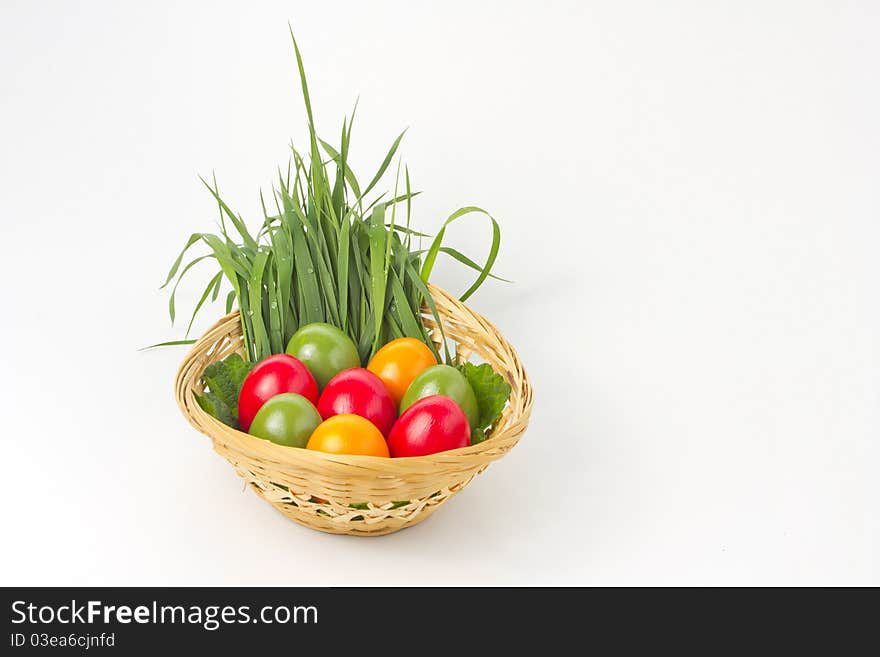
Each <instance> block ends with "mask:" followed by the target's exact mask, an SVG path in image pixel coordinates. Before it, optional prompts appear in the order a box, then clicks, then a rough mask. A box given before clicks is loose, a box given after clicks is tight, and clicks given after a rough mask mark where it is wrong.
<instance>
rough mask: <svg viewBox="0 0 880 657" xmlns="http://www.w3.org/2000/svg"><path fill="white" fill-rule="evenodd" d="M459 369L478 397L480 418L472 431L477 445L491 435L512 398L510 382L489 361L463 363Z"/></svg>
mask: <svg viewBox="0 0 880 657" xmlns="http://www.w3.org/2000/svg"><path fill="white" fill-rule="evenodd" d="M458 369H459V370H460V371H461V373H462V374H464V376H465V378H466V379H467V380H468V383H470V384H471V388H473V390H474V395H475V396H476V398H477V409H478V411H479V419H478V421H477V426H476V428H475V429H474V431H473V432H472V433H471V443H472V444H474V445H475V444H477V443H480V442H483V441H484V440H486V438H488V437H489V431H490V430H491V428H492V427H493V425H494V424H495V422H497V421H498V418H499V417H500V416H501V411H503V410H504V406H505V405H506V404H507V400H508V399H509V398H510V384H509V383H507V381H505V380H504V377H503V376H501V375H500V374H498V373H497V372H496V371H495V370H493V369H492V366H491V365H489V364H488V363H483V364H481V365H474V364H473V363H462V364H461V365H459V368H458Z"/></svg>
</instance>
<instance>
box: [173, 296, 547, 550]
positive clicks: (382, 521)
mask: <svg viewBox="0 0 880 657" xmlns="http://www.w3.org/2000/svg"><path fill="white" fill-rule="evenodd" d="M429 289H430V291H431V295H432V297H433V298H434V302H435V304H436V306H437V310H438V313H439V315H440V317H441V318H442V320H443V330H444V332H445V333H446V339H447V342H448V343H455V345H456V348H455V351H453V353H455V354H456V355H457V358H458V359H459V360H466V359H467V357H468V356H469V355H470V354H475V355H477V356H479V357H480V358H481V359H482V360H483V361H485V362H487V363H489V364H490V365H491V366H492V367H493V368H494V369H495V371H496V372H498V373H500V374H501V375H502V376H504V377H505V378H506V379H507V381H508V382H509V383H510V385H511V388H512V391H511V394H510V401H509V403H508V405H507V407H506V408H505V409H504V412H503V413H502V415H501V419H500V420H499V421H498V422H497V423H496V425H495V427H494V429H493V431H492V433H491V435H490V436H489V438H488V439H487V440H485V441H483V442H482V443H479V444H477V445H472V446H470V447H463V448H461V449H455V450H450V451H447V452H440V453H438V454H431V455H429V456H418V457H410V458H381V457H377V456H348V455H337V454H325V453H323V452H317V451H314V450H307V449H299V448H296V447H285V446H282V445H277V444H275V443H272V442H269V441H267V440H262V439H260V438H255V437H254V436H251V435H248V434H246V433H243V432H241V431H237V430H235V429H233V428H231V427H228V426H226V425H225V424H223V423H222V422H219V421H218V420H216V419H214V418H213V417H211V416H210V415H208V414H207V413H206V412H205V411H204V410H202V408H201V406H199V405H198V403H197V402H196V399H195V396H194V393H201V392H203V389H204V388H203V384H202V381H201V377H202V373H203V372H204V370H205V367H207V366H208V365H209V364H210V363H212V362H214V361H217V360H221V359H222V358H224V357H226V356H227V355H229V354H230V353H232V352H234V351H238V352H239V353H241V354H242V355H243V354H244V343H243V341H242V335H241V323H240V321H239V316H238V313H237V312H234V313H232V314H230V315H227V316H226V317H224V318H223V319H221V320H220V321H218V322H217V323H216V324H215V325H214V326H213V327H211V328H210V329H209V330H208V331H207V333H205V334H204V335H203V336H202V337H201V338H200V339H199V340H198V342H196V344H195V345H194V346H193V348H192V350H191V351H190V353H189V354H188V355H187V357H186V359H185V360H184V361H183V363H182V364H181V366H180V370H179V371H178V372H177V378H176V380H175V385H174V394H175V397H176V398H177V403H178V405H179V406H180V409H181V411H183V414H184V415H185V416H186V419H187V420H189V422H190V424H192V425H193V426H194V427H195V428H196V429H198V430H199V431H201V432H202V433H204V434H205V435H207V436H208V437H209V438H211V440H212V442H213V443H214V449H215V450H216V451H217V452H218V453H219V454H220V455H222V456H223V457H224V458H225V459H226V460H227V461H229V462H230V463H231V464H232V466H233V467H234V468H235V470H236V472H238V474H239V476H241V478H242V479H244V480H245V481H246V482H247V483H248V484H249V485H250V486H251V488H253V489H254V491H255V492H256V493H257V495H259V496H260V497H262V498H263V499H264V500H266V501H267V502H269V503H270V504H271V505H272V506H274V507H275V508H276V509H278V510H279V511H280V512H281V513H283V514H284V515H286V516H287V517H288V518H290V519H291V520H294V521H296V522H298V523H300V524H301V525H305V526H306V527H311V528H312V529H317V530H319V531H323V532H329V533H332V534H351V535H355V536H378V535H381V534H390V533H391V532H395V531H397V530H399V529H403V528H405V527H410V526H412V525H415V524H416V523H419V522H421V521H422V520H424V519H425V518H427V517H428V516H430V515H431V514H432V513H433V512H434V511H436V510H437V509H438V508H439V507H440V505H442V504H443V503H445V502H446V501H447V500H448V499H449V498H450V497H452V496H453V495H455V494H456V493H458V492H459V491H460V490H461V489H463V488H464V487H465V486H467V485H468V483H470V481H471V479H473V478H474V476H475V475H477V474H479V473H481V472H482V471H483V470H485V469H486V467H487V466H488V465H489V463H491V462H492V461H495V460H497V459H500V458H501V457H502V456H504V455H505V454H506V453H507V452H508V451H510V450H511V449H512V448H513V446H514V445H516V443H517V442H518V441H519V439H520V436H522V434H523V432H524V431H525V430H526V426H527V425H528V421H529V413H530V411H531V408H532V388H531V385H530V384H529V379H528V377H527V376H526V372H525V370H524V369H523V366H522V363H520V361H519V358H518V357H517V355H516V351H515V350H514V349H513V347H512V346H511V345H510V343H509V342H507V340H505V338H504V336H503V335H501V333H500V332H499V331H498V329H497V328H495V326H493V325H492V324H491V323H490V322H489V321H488V320H486V319H485V318H484V317H482V316H481V315H479V314H478V313H476V312H474V311H473V310H471V309H470V308H468V307H467V306H465V305H464V304H463V303H461V302H460V301H458V300H457V299H456V298H454V297H452V296H451V295H450V294H449V293H447V292H445V291H444V290H442V289H440V288H438V287H436V286H433V285H431V286H429ZM422 321H423V322H424V324H425V326H426V327H428V329H429V331H430V333H431V336H432V339H434V340H435V341H436V342H437V343H438V344H439V341H440V332H439V331H438V330H437V325H436V323H435V322H434V321H433V319H432V318H431V317H430V315H428V314H424V315H423V318H422Z"/></svg>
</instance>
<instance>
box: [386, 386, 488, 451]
mask: <svg viewBox="0 0 880 657" xmlns="http://www.w3.org/2000/svg"><path fill="white" fill-rule="evenodd" d="M470 444H471V426H470V424H469V423H468V419H467V416H466V415H465V414H464V411H463V410H461V406H459V405H458V404H456V403H455V402H454V401H453V400H452V399H450V398H449V397H443V396H441V395H432V396H430V397H423V398H422V399H420V400H418V401H417V402H416V403H414V404H413V405H412V406H410V407H409V408H408V409H406V410H405V411H404V412H403V414H402V415H401V416H400V418H398V420H397V422H395V423H394V427H393V428H392V429H391V435H390V436H388V451H389V452H390V453H391V456H392V457H395V456H425V455H426V454H436V453H437V452H445V451H446V450H448V449H458V448H459V447H467V446H468V445H470Z"/></svg>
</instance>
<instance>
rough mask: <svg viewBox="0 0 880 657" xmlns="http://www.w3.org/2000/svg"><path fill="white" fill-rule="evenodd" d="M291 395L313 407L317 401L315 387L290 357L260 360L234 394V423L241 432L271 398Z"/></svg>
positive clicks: (299, 365)
mask: <svg viewBox="0 0 880 657" xmlns="http://www.w3.org/2000/svg"><path fill="white" fill-rule="evenodd" d="M285 392H294V393H296V394H298V395H302V396H303V397H305V398H306V399H308V400H309V401H310V402H312V403H313V404H314V403H315V402H317V401H318V384H317V383H315V377H313V376H312V374H311V372H309V370H308V368H307V367H306V366H305V365H303V363H302V362H301V361H299V360H297V359H296V358H294V357H293V356H289V355H288V354H276V355H274V356H269V357H268V358H264V359H263V360H261V361H260V362H259V363H257V364H256V365H255V366H254V369H252V370H251V371H250V373H249V374H248V375H247V378H245V380H244V383H243V384H242V386H241V392H239V393H238V421H239V423H240V424H241V430H242V431H247V430H248V429H250V427H251V422H253V420H254V417H255V416H256V415H257V411H259V410H260V408H261V407H262V406H263V404H265V403H266V402H267V401H269V400H270V399H271V398H272V397H274V396H275V395H280V394H283V393H285Z"/></svg>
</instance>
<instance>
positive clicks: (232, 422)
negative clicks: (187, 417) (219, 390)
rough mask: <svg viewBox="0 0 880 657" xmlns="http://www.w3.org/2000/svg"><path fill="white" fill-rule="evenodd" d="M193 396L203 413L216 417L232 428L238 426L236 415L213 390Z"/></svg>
mask: <svg viewBox="0 0 880 657" xmlns="http://www.w3.org/2000/svg"><path fill="white" fill-rule="evenodd" d="M195 398H196V401H197V402H198V403H199V406H201V407H202V410H203V411H205V413H207V414H208V415H210V416H212V417H215V418H217V419H218V420H220V421H221V422H222V423H223V424H226V425H228V426H230V427H232V428H233V429H238V428H239V424H238V417H237V415H236V414H235V413H233V411H232V409H231V408H230V407H229V405H228V404H226V402H224V401H223V400H222V399H220V397H219V396H217V395H215V394H214V393H213V392H206V393H205V394H204V395H200V394H198V393H196V394H195Z"/></svg>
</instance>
